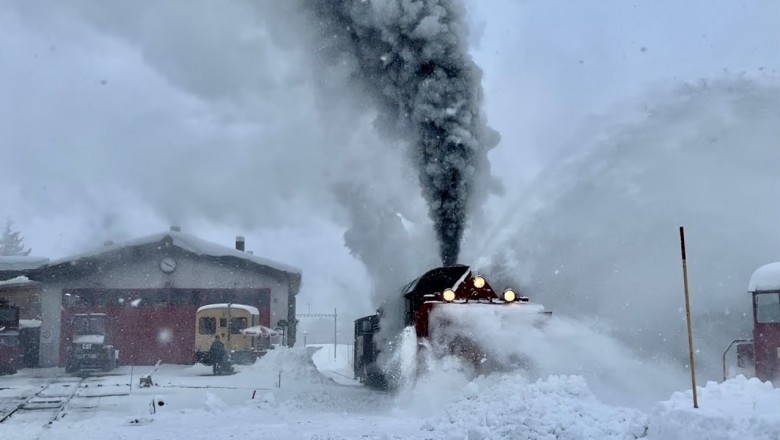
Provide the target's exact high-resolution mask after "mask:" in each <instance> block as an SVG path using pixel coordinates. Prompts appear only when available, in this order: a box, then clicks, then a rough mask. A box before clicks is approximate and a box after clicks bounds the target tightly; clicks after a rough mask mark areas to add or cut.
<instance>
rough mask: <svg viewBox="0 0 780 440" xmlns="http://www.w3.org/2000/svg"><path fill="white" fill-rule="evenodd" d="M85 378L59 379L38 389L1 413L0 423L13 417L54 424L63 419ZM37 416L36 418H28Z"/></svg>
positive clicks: (6, 421)
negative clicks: (31, 415)
mask: <svg viewBox="0 0 780 440" xmlns="http://www.w3.org/2000/svg"><path fill="white" fill-rule="evenodd" d="M85 380H86V379H85V378H72V377H58V378H55V379H54V380H53V381H51V382H49V383H47V384H46V385H44V386H42V387H41V388H40V389H38V390H37V391H36V392H35V393H34V394H32V395H31V396H29V397H27V398H26V399H24V400H23V401H22V402H21V403H19V404H17V405H16V406H11V407H10V408H6V409H5V410H4V411H3V412H2V413H0V423H8V422H9V421H10V420H11V419H12V417H16V418H17V419H18V418H20V417H21V418H35V419H36V420H41V419H43V420H45V424H44V426H46V425H50V424H52V423H53V422H54V421H56V420H57V419H58V418H60V417H62V416H63V414H64V412H65V408H66V407H67V405H68V403H69V402H70V401H71V399H73V397H74V396H75V395H76V393H77V392H78V391H79V388H80V387H81V385H82V384H83V383H84V381H85ZM27 414H35V417H27Z"/></svg>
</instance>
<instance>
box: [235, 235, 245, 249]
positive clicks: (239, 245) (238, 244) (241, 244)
mask: <svg viewBox="0 0 780 440" xmlns="http://www.w3.org/2000/svg"><path fill="white" fill-rule="evenodd" d="M236 250H238V251H241V252H244V236H243V235H236Z"/></svg>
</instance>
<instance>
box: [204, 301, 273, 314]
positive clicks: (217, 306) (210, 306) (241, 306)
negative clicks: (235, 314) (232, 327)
mask: <svg viewBox="0 0 780 440" xmlns="http://www.w3.org/2000/svg"><path fill="white" fill-rule="evenodd" d="M228 305H229V306H230V308H231V309H241V310H246V311H247V312H249V313H251V314H252V315H259V314H260V311H259V310H257V307H254V306H248V305H246V304H228V303H220V304H206V305H205V306H200V307H198V313H200V312H201V311H203V310H209V309H225V308H227V307H228Z"/></svg>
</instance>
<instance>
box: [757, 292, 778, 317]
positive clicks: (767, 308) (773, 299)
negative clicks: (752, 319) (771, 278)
mask: <svg viewBox="0 0 780 440" xmlns="http://www.w3.org/2000/svg"><path fill="white" fill-rule="evenodd" d="M756 321H758V322H759V323H761V324H775V323H780V293H762V294H760V295H756Z"/></svg>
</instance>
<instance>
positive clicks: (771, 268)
mask: <svg viewBox="0 0 780 440" xmlns="http://www.w3.org/2000/svg"><path fill="white" fill-rule="evenodd" d="M756 290H780V261H777V262H774V263H769V264H765V265H763V266H761V267H759V268H758V269H756V271H755V272H753V275H752V276H751V277H750V284H748V292H755V291H756Z"/></svg>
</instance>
